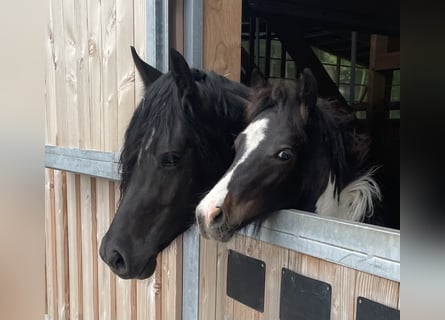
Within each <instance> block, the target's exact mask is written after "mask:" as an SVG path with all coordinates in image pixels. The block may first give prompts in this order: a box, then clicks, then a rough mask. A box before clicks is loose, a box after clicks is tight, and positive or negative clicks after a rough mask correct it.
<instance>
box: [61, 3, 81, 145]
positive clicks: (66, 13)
mask: <svg viewBox="0 0 445 320" xmlns="http://www.w3.org/2000/svg"><path fill="white" fill-rule="evenodd" d="M75 1H76V0H63V23H64V36H65V37H64V40H65V41H64V58H65V86H66V88H65V94H66V105H65V106H63V107H64V108H66V117H67V121H66V124H67V126H66V127H64V128H63V130H66V131H67V136H66V139H67V140H65V141H63V142H62V143H63V145H64V146H69V147H78V146H79V114H78V96H77V83H78V79H77V59H76V50H77V41H78V39H77V32H76V27H75V26H76V24H75V12H74V3H75ZM57 107H58V108H60V107H61V106H60V104H58V106H57ZM61 129H62V128H61Z"/></svg>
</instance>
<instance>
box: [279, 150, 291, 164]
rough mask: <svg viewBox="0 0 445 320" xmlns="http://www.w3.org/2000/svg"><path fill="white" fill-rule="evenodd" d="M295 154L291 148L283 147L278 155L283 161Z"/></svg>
mask: <svg viewBox="0 0 445 320" xmlns="http://www.w3.org/2000/svg"><path fill="white" fill-rule="evenodd" d="M292 156H293V153H292V151H291V150H290V149H283V150H281V151H280V152H278V153H277V155H276V157H277V158H278V159H279V160H281V161H287V160H290V159H291V158H292Z"/></svg>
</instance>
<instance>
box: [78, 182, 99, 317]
mask: <svg viewBox="0 0 445 320" xmlns="http://www.w3.org/2000/svg"><path fill="white" fill-rule="evenodd" d="M80 194H81V196H80V208H81V209H80V214H81V221H82V228H81V236H82V281H83V316H84V318H86V319H95V316H96V315H95V310H94V294H95V292H94V281H95V279H94V276H93V274H94V271H93V270H94V267H93V264H94V260H95V255H96V254H95V252H96V248H95V242H93V241H92V235H93V232H95V230H93V226H92V214H93V212H92V210H91V208H92V203H91V182H90V178H89V177H87V176H81V177H80ZM93 246H94V247H93Z"/></svg>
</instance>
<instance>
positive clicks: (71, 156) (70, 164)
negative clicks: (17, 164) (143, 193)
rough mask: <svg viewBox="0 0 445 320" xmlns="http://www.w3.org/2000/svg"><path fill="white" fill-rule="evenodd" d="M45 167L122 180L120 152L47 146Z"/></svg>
mask: <svg viewBox="0 0 445 320" xmlns="http://www.w3.org/2000/svg"><path fill="white" fill-rule="evenodd" d="M45 167H46V168H51V169H57V170H64V171H69V172H74V173H80V174H86V175H89V176H93V177H98V178H104V179H111V180H120V175H119V152H103V151H95V150H85V149H77V148H65V147H58V146H48V145H47V146H45Z"/></svg>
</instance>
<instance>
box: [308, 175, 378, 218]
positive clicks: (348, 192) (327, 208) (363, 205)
mask: <svg viewBox="0 0 445 320" xmlns="http://www.w3.org/2000/svg"><path fill="white" fill-rule="evenodd" d="M374 171H375V170H370V171H368V172H367V173H366V174H364V175H363V176H361V177H360V178H358V179H356V180H354V181H352V182H350V183H349V184H348V185H347V186H346V187H345V188H343V190H342V191H341V192H340V196H339V197H335V196H334V184H335V177H332V175H331V176H330V177H329V182H328V184H327V186H326V189H325V191H324V192H323V193H322V194H321V195H320V197H319V198H318V200H317V203H316V205H315V212H316V213H318V214H320V215H322V216H329V217H336V218H342V219H347V220H352V221H363V219H364V218H365V216H366V214H368V215H369V216H371V215H372V214H373V211H374V204H373V203H374V202H373V200H374V199H375V198H377V199H378V200H381V198H382V195H381V193H380V188H379V187H378V185H377V182H376V181H375V180H374V179H373V178H372V177H371V176H372V175H373V173H374Z"/></svg>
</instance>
